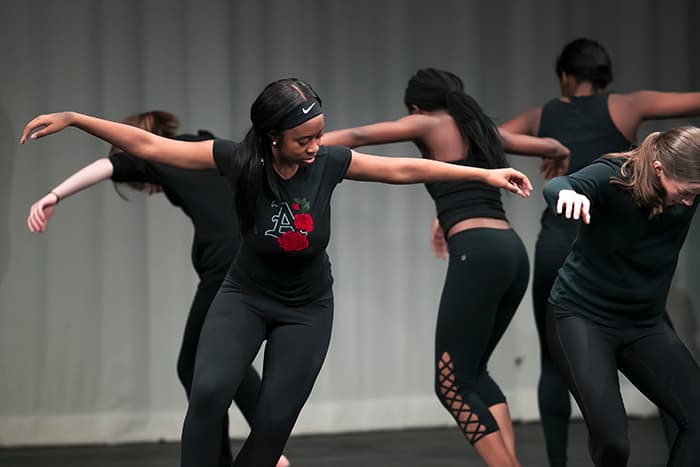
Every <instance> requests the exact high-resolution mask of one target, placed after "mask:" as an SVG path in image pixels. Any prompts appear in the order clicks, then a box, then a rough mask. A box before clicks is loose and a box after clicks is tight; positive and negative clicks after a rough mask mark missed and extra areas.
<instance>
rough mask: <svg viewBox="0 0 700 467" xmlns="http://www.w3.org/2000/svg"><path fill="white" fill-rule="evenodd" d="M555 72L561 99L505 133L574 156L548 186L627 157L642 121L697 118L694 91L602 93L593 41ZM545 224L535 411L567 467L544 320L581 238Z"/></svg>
mask: <svg viewBox="0 0 700 467" xmlns="http://www.w3.org/2000/svg"><path fill="white" fill-rule="evenodd" d="M555 71H556V74H557V77H558V78H559V83H560V88H561V95H560V97H558V98H555V99H552V100H550V101H549V102H547V103H546V104H545V105H544V106H542V107H537V108H534V109H531V110H529V111H527V112H524V113H522V114H520V115H518V116H516V117H515V118H513V119H512V120H510V121H508V122H506V123H504V124H502V125H501V126H500V128H502V129H505V130H508V131H510V132H514V133H518V134H526V135H536V136H547V137H551V138H556V139H557V140H559V141H561V142H562V143H563V144H564V145H565V146H567V147H568V148H569V149H570V150H571V157H570V159H569V166H568V170H567V169H566V167H562V166H561V165H558V164H556V163H555V162H552V161H545V163H544V164H543V174H544V176H545V178H546V179H549V178H552V176H554V175H563V174H565V173H569V174H571V173H574V172H576V171H577V170H579V169H581V168H583V167H586V166H587V165H589V164H590V163H591V162H592V161H594V160H595V159H596V158H597V157H599V156H602V155H603V154H607V153H610V152H621V151H626V150H628V149H629V148H630V147H631V146H632V144H633V143H634V142H635V141H636V140H637V130H638V129H639V126H640V125H641V123H642V122H644V121H645V120H649V119H655V118H671V117H687V116H697V115H700V93H697V92H696V93H670V92H656V91H639V92H633V93H630V94H620V93H612V92H606V91H604V90H605V88H606V87H607V85H608V84H609V83H610V82H611V81H612V79H613V72H612V62H611V60H610V56H609V55H608V52H607V51H606V50H605V49H604V48H603V46H601V45H600V44H599V43H598V42H596V41H593V40H591V39H586V38H580V39H576V40H574V41H572V42H570V43H568V44H567V45H566V46H565V47H564V49H563V50H562V52H561V55H560V56H559V58H558V59H557V62H556V67H555ZM541 224H542V227H541V229H540V232H539V235H538V237H537V243H536V246H535V268H534V277H533V281H532V298H533V307H534V312H535V322H536V324H537V332H538V335H539V341H540V361H541V369H540V379H539V383H538V387H537V393H538V403H539V404H538V405H539V410H540V418H541V421H542V427H543V429H544V434H545V440H546V444H547V456H548V459H549V463H550V466H551V467H565V466H566V449H567V440H568V424H569V417H570V415H571V406H570V402H569V391H568V389H567V386H566V382H565V381H564V379H563V377H562V375H561V373H560V372H559V370H558V369H557V368H556V366H555V365H554V362H553V360H552V356H551V354H550V352H549V349H548V348H547V345H546V340H545V339H546V337H545V336H546V332H545V323H546V319H545V316H546V308H547V298H548V297H549V293H550V290H551V288H552V284H553V283H554V279H555V278H556V276H557V271H558V270H559V268H560V267H561V265H562V264H563V263H564V259H565V258H566V256H567V255H568V254H569V251H570V249H571V244H572V243H573V241H574V238H575V237H576V230H577V223H575V222H567V221H564V220H563V219H562V218H560V217H557V216H556V215H555V213H554V212H553V211H551V210H550V209H548V208H547V209H545V210H544V212H543V213H542V220H541Z"/></svg>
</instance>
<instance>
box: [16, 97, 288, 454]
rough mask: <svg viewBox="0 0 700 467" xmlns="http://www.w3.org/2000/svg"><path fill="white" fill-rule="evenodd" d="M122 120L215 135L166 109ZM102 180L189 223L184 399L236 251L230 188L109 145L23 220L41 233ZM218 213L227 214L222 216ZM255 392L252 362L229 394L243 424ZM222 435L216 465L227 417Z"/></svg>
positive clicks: (181, 360)
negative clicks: (191, 280)
mask: <svg viewBox="0 0 700 467" xmlns="http://www.w3.org/2000/svg"><path fill="white" fill-rule="evenodd" d="M123 122H124V123H127V124H129V125H133V126H135V127H137V128H141V129H143V130H146V131H148V132H151V133H153V134H156V135H159V136H164V137H166V138H175V139H179V140H183V141H204V140H208V139H214V135H212V134H211V133H208V132H205V131H199V132H198V134H197V135H176V131H177V127H178V125H179V121H178V118H177V117H176V116H175V115H173V114H171V113H169V112H163V111H158V110H156V111H150V112H144V113H140V114H136V115H130V116H129V117H127V118H125V119H124V120H123ZM107 179H111V180H112V181H113V182H115V183H125V184H127V185H129V186H131V187H132V188H134V189H137V190H142V191H145V192H147V193H148V194H153V193H159V192H163V193H165V196H166V197H167V198H168V200H169V201H170V202H171V203H172V204H173V205H174V206H177V207H179V208H180V209H181V210H182V212H183V213H184V214H185V215H186V216H187V217H189V218H190V220H191V221H192V225H193V227H194V238H193V239H192V255H191V257H192V264H193V266H194V269H195V271H196V272H197V275H198V276H199V285H198V286H197V291H196V292H195V296H194V299H193V300H192V305H191V307H190V312H189V315H188V317H187V323H186V325H185V332H184V335H183V338H182V345H181V347H180V355H179V357H178V359H177V375H178V378H179V379H180V382H181V383H182V385H183V386H184V388H185V393H186V394H187V396H188V397H189V395H190V390H191V387H192V376H193V374H194V361H195V355H196V352H197V344H198V343H199V334H200V332H201V330H202V324H203V323H204V317H205V316H206V314H207V311H208V310H209V305H210V304H211V302H212V300H214V296H215V295H216V292H217V290H219V286H220V285H221V282H222V281H223V280H224V278H225V277H226V272H227V271H228V267H229V265H230V264H231V261H233V258H234V257H235V255H236V252H237V251H238V243H239V236H240V233H239V229H238V222H237V221H236V217H235V215H234V213H233V203H232V199H233V192H232V191H231V187H230V185H229V184H228V183H227V182H226V180H224V179H223V178H222V177H220V176H219V174H218V173H217V172H216V171H215V170H185V169H180V168H177V167H173V166H170V165H165V164H159V163H157V162H151V161H147V160H144V159H140V158H138V157H136V156H133V155H131V154H128V153H125V152H122V151H121V150H120V149H119V148H116V147H112V149H111V151H110V156H109V158H103V159H98V160H97V161H95V162H93V163H92V164H90V165H88V166H86V167H83V168H82V169H80V170H79V171H77V172H76V173H74V174H73V175H71V176H70V177H68V178H67V179H66V180H65V181H63V182H62V183H61V184H59V185H58V186H56V187H55V188H54V189H52V190H51V191H50V192H49V193H48V194H47V195H45V196H44V197H42V198H41V199H40V200H38V201H37V202H36V203H34V204H33V205H32V207H31V209H30V213H29V217H28V218H27V226H28V227H29V231H30V232H43V231H44V230H45V229H46V226H47V223H48V221H49V219H50V218H51V216H52V214H53V212H54V209H55V207H56V205H57V204H58V201H59V200H65V199H66V198H68V197H69V196H71V195H73V194H75V193H77V192H79V191H81V190H83V189H85V188H88V187H90V186H93V185H95V184H97V183H99V182H101V181H103V180H107ZM222 212H227V213H229V215H221V213H222ZM259 393H260V376H259V375H258V373H257V372H256V371H255V368H253V367H252V366H251V367H250V368H248V370H247V372H246V374H245V376H244V378H243V380H242V381H241V384H240V386H239V387H238V390H237V391H236V394H235V396H234V401H235V402H236V405H237V406H238V407H239V408H240V409H241V413H242V414H243V416H244V417H245V419H246V421H247V422H248V424H250V423H251V422H252V420H253V414H254V413H255V406H256V404H257V401H258V394H259ZM221 439H222V443H221V454H220V458H219V465H220V466H227V465H231V463H232V462H233V455H232V454H231V443H230V442H229V437H228V416H224V422H223V427H222V437H221ZM288 465H289V461H288V460H287V458H286V457H285V456H281V457H280V459H279V462H278V463H277V467H287V466H288Z"/></svg>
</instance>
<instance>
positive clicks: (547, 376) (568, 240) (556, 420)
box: [532, 213, 576, 467]
mask: <svg viewBox="0 0 700 467" xmlns="http://www.w3.org/2000/svg"><path fill="white" fill-rule="evenodd" d="M563 222H569V223H570V225H566V224H563ZM575 237H576V224H574V223H573V222H571V221H569V220H564V221H562V220H561V219H553V218H551V215H549V214H548V213H545V214H544V215H543V218H542V229H541V231H540V233H539V235H538V237H537V243H536V244H535V267H534V274H533V278H532V305H533V309H534V312H535V324H536V325H537V336H538V337H539V343H540V377H539V380H538V382H537V402H538V404H537V406H538V408H539V412H540V421H541V423H542V429H543V431H544V439H545V444H546V448H547V458H548V460H549V465H550V467H565V466H566V460H567V457H566V448H567V444H568V438H569V418H570V417H571V402H570V399H569V388H568V386H567V384H566V380H565V379H564V376H563V375H562V374H561V372H560V371H559V369H558V368H557V366H556V365H555V364H554V360H553V359H552V355H551V353H550V351H549V348H548V346H547V332H546V323H547V319H546V316H547V300H548V299H549V293H550V292H551V290H552V285H554V280H555V279H556V278H557V273H558V272H559V268H560V267H561V266H562V264H564V260H566V257H567V256H568V255H569V251H570V250H571V244H572V243H573V241H574V239H575Z"/></svg>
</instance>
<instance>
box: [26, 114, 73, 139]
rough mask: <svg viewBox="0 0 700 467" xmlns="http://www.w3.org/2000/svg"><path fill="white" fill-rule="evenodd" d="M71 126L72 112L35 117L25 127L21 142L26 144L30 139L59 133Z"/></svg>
mask: <svg viewBox="0 0 700 467" xmlns="http://www.w3.org/2000/svg"><path fill="white" fill-rule="evenodd" d="M70 124H71V113H70V112H58V113H54V114H44V115H39V116H38V117H34V119H32V120H31V121H30V122H29V123H27V124H26V125H25V126H24V131H22V137H21V138H20V140H19V142H20V143H22V144H24V143H25V142H26V141H27V140H28V139H37V138H41V137H42V136H47V135H50V134H53V133H58V132H59V131H61V130H63V129H64V128H65V127H67V126H69V125H70Z"/></svg>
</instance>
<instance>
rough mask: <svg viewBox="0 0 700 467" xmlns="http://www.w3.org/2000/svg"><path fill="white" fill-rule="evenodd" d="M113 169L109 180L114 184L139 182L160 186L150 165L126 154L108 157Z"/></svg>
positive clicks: (155, 172)
mask: <svg viewBox="0 0 700 467" xmlns="http://www.w3.org/2000/svg"><path fill="white" fill-rule="evenodd" d="M109 161H110V162H111V163H112V167H113V168H114V170H113V172H112V176H111V179H112V180H113V181H115V182H140V183H155V184H160V183H161V182H160V179H159V177H158V173H157V171H156V170H154V167H153V165H152V164H150V163H149V162H148V161H146V160H144V159H141V158H139V157H136V156H133V155H131V154H129V153H126V152H119V153H116V154H112V155H111V156H109Z"/></svg>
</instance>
